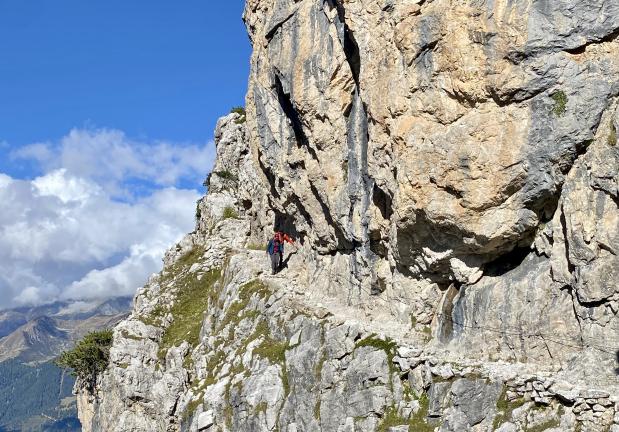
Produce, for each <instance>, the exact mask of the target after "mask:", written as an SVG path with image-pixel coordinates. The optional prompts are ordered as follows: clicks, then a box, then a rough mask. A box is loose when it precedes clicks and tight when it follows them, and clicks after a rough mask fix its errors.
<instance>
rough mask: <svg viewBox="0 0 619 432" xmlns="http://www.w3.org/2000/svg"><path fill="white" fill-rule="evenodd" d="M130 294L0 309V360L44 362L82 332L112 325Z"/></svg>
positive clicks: (128, 303) (124, 309) (122, 314)
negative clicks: (102, 298) (101, 299)
mask: <svg viewBox="0 0 619 432" xmlns="http://www.w3.org/2000/svg"><path fill="white" fill-rule="evenodd" d="M130 307H131V298H130V297H116V298H112V299H108V300H105V301H101V302H94V303H90V304H81V303H75V302H55V303H52V304H48V305H43V306H37V307H32V308H25V307H20V308H15V309H9V310H5V311H1V312H0V361H5V360H8V359H12V358H17V359H19V360H21V361H23V362H44V361H47V360H51V359H53V358H54V357H55V356H57V355H58V354H60V352H62V351H63V350H65V349H67V348H69V347H70V346H71V345H72V344H73V343H74V342H75V341H76V340H78V339H80V338H81V337H82V336H83V335H84V334H86V333H88V332H90V331H93V330H97V329H102V328H108V327H113V326H114V325H115V324H116V323H117V322H118V321H120V320H121V319H122V318H124V317H125V316H126V315H127V313H128V312H127V311H128V310H129V308H130Z"/></svg>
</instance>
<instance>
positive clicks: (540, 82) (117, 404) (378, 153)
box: [76, 0, 619, 432]
mask: <svg viewBox="0 0 619 432" xmlns="http://www.w3.org/2000/svg"><path fill="white" fill-rule="evenodd" d="M244 20H245V23H246V26H247V30H248V33H249V37H250V39H251V41H252V44H253V48H254V50H253V56H252V60H251V74H250V77H249V87H248V94H247V99H246V108H245V111H242V110H236V112H233V113H231V114H230V115H227V116H226V117H223V118H222V119H221V120H220V121H219V123H218V125H217V130H216V141H217V159H216V163H215V167H214V169H213V171H212V173H211V175H210V176H209V178H207V181H206V184H207V185H208V194H207V195H206V196H205V197H204V198H202V199H201V200H200V201H199V202H198V205H197V208H196V218H197V224H196V229H195V231H194V232H193V233H191V234H189V235H187V236H186V237H185V238H184V239H183V240H182V241H181V242H180V243H179V244H177V245H176V246H174V247H172V248H171V249H170V250H169V252H168V253H167V255H166V257H165V260H164V264H165V265H164V269H163V271H162V272H161V273H160V274H158V275H156V276H153V277H152V278H151V279H150V280H149V282H148V283H147V284H146V286H145V287H144V288H142V289H141V290H139V292H138V293H137V295H136V297H135V300H134V309H133V312H132V314H131V316H130V317H129V318H128V319H126V320H124V321H122V322H121V323H120V324H119V325H118V326H117V327H116V329H115V332H114V344H113V347H112V350H111V363H110V365H109V367H108V369H107V371H106V372H105V373H104V374H103V375H102V376H101V377H100V378H99V380H98V382H97V386H96V389H95V392H94V393H90V392H88V391H87V390H85V389H83V388H80V387H79V383H78V386H77V388H76V390H77V391H78V392H79V396H78V399H79V410H80V418H81V420H82V424H83V427H84V430H85V431H102V432H109V431H212V432H214V431H220V432H223V431H226V432H228V431H282V432H302V431H307V432H310V431H323V432H357V431H360V432H365V431H368V432H370V431H390V432H404V431H421V432H424V431H440V432H447V431H453V432H461V431H476V432H482V431H484V432H485V431H500V432H516V431H554V432H558V431H573V432H576V431H581V432H586V431H593V432H597V431H599V432H606V431H611V432H617V431H619V364H618V359H619V317H618V316H617V313H618V312H619V284H618V280H619V258H618V256H617V254H618V253H619V211H618V208H617V207H618V205H619V196H618V187H619V182H618V179H619V174H618V172H619V149H618V147H617V127H618V126H619V111H618V106H619V40H617V37H618V36H619V1H618V0H578V1H577V0H561V1H554V2H553V1H548V0H513V1H501V0H499V1H491V0H476V1H461V0H454V1H446V0H425V1H424V0H399V1H394V0H323V1H321V0H260V1H258V0H247V2H246V6H245V14H244ZM274 227H279V228H280V229H281V230H282V231H284V232H286V233H287V234H289V235H291V236H292V237H293V238H294V239H295V245H290V246H289V245H287V246H286V255H285V260H284V269H283V270H282V271H281V272H280V273H278V274H276V275H271V271H270V270H271V269H270V262H269V259H268V257H267V256H266V254H265V251H264V249H265V245H266V242H267V241H268V240H269V239H270V237H271V236H272V234H273V229H274Z"/></svg>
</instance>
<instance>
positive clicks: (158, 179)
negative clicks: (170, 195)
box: [11, 129, 215, 196]
mask: <svg viewBox="0 0 619 432" xmlns="http://www.w3.org/2000/svg"><path fill="white" fill-rule="evenodd" d="M214 155H215V145H214V144H213V143H212V142H209V143H206V144H179V143H170V142H167V141H156V142H145V141H137V140H132V139H129V138H128V137H127V136H126V135H125V134H124V133H123V132H122V131H119V130H115V129H97V130H90V129H73V130H72V131H71V132H69V134H68V135H66V136H65V137H63V138H62V139H61V140H60V141H58V142H56V143H49V142H48V143H36V144H31V145H28V146H24V147H22V148H20V149H18V150H15V151H13V152H11V157H12V158H13V159H27V160H31V161H34V162H37V163H38V164H39V165H40V166H41V167H42V168H43V170H44V171H45V172H49V171H52V170H58V169H61V168H63V169H66V170H67V171H68V172H69V173H71V174H73V175H75V176H77V177H79V178H82V179H90V180H93V181H95V182H96V183H97V184H99V185H100V186H101V187H103V188H104V189H105V190H106V191H107V192H109V193H111V194H112V195H115V196H134V195H135V194H134V193H131V190H130V188H129V187H128V185H127V184H126V182H128V181H132V180H134V181H142V182H147V183H149V184H150V185H152V186H160V187H161V186H173V185H175V184H177V183H178V182H179V181H189V182H193V183H194V184H195V185H196V186H198V185H199V184H201V180H202V179H203V178H204V177H205V175H206V172H207V171H208V170H209V169H210V167H211V166H212V164H213V160H214Z"/></svg>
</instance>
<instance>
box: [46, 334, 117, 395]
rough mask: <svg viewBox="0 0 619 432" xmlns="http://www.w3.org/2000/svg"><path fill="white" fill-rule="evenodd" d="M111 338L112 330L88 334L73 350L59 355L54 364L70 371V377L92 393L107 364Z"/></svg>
mask: <svg viewBox="0 0 619 432" xmlns="http://www.w3.org/2000/svg"><path fill="white" fill-rule="evenodd" d="M112 336H113V333H112V330H101V331H94V332H92V333H88V334H87V335H86V336H84V338H83V339H82V340H81V341H79V342H78V343H77V344H76V345H75V347H74V348H73V349H70V350H68V351H65V352H63V353H62V354H60V356H59V357H58V358H57V359H56V360H55V363H56V365H58V366H59V367H61V368H65V369H72V372H71V375H73V376H75V377H77V378H78V379H80V380H81V381H82V382H83V383H84V384H86V386H87V387H88V389H89V390H90V391H93V390H94V389H95V384H96V382H97V377H98V376H99V375H100V374H101V373H102V372H103V371H104V370H105V369H106V368H107V366H108V364H109V361H110V347H111V346H112Z"/></svg>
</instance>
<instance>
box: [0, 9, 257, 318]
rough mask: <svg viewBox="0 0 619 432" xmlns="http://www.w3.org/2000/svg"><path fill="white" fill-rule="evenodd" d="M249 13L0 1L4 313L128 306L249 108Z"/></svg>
mask: <svg viewBox="0 0 619 432" xmlns="http://www.w3.org/2000/svg"><path fill="white" fill-rule="evenodd" d="M243 6H244V2H243V1H241V0H233V1H230V0H228V1H224V2H211V1H208V2H207V1H205V0H202V1H197V0H187V1H182V2H172V1H163V0H149V1H146V0H123V1H119V0H106V1H102V0H91V1H85V0H56V1H46V0H0V59H1V60H0V309H1V308H3V307H12V306H16V305H30V304H41V303H46V302H51V301H55V300H67V299H75V300H90V299H101V298H106V297H110V296H115V295H130V294H133V292H135V289H136V288H138V287H139V286H141V285H142V284H143V283H144V282H145V281H146V279H147V277H148V276H149V275H150V274H151V273H153V272H156V271H158V270H159V269H160V268H161V257H162V255H163V253H164V251H165V250H166V249H167V248H168V247H171V246H172V245H173V244H174V243H175V242H176V241H178V240H179V239H180V238H181V237H182V236H183V235H184V233H187V232H189V231H192V230H193V228H194V223H195V221H194V213H195V203H196V200H197V199H199V198H200V197H201V196H202V195H203V190H202V187H201V184H202V181H203V179H204V178H205V177H206V174H207V173H208V171H209V169H210V168H211V166H212V163H213V158H214V154H215V147H214V144H213V142H212V137H213V129H214V127H215V123H216V121H217V118H218V117H220V116H221V115H224V114H227V113H228V112H229V110H230V108H232V107H233V106H238V105H243V104H244V97H245V92H246V86H247V77H248V73H249V57H250V52H251V47H250V44H249V40H248V37H247V34H246V31H245V27H244V24H243V23H242V20H241V15H242V11H243Z"/></svg>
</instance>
